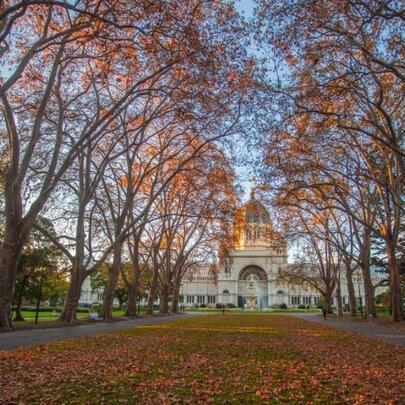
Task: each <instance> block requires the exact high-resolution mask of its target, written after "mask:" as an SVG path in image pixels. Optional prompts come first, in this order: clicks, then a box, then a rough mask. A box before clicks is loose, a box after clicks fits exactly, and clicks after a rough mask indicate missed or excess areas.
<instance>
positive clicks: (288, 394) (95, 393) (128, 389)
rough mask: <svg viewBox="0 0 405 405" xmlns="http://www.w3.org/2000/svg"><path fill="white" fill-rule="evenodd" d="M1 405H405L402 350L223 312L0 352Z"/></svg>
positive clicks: (297, 322)
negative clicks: (212, 404)
mask: <svg viewBox="0 0 405 405" xmlns="http://www.w3.org/2000/svg"><path fill="white" fill-rule="evenodd" d="M0 376H1V378H0V393H2V401H1V400H0V402H1V403H16V404H20V403H21V404H62V403H65V404H99V403H102V404H124V403H128V404H134V403H136V404H175V403H177V404H206V403H214V404H259V403H268V404H354V403H356V404H389V403H390V404H391V403H392V404H393V403H398V404H400V403H403V402H401V401H403V399H404V386H405V351H404V348H403V347H400V346H395V345H389V344H385V343H380V342H378V341H371V340H369V339H367V338H363V337H360V336H357V335H352V334H349V333H346V332H343V331H338V330H336V329H329V328H328V327H327V326H324V325H319V324H315V323H311V322H306V321H304V320H302V319H298V318H294V317H286V316H280V315H272V314H269V315H260V316H259V315H257V316H256V315H249V316H247V315H241V314H227V315H225V316H223V315H212V316H202V317H195V318H187V319H182V320H180V321H176V322H171V323H167V324H158V325H151V326H144V327H137V328H133V329H130V330H128V331H125V332H120V333H111V334H105V335H99V336H95V337H88V338H82V339H79V340H70V341H63V342H58V343H50V344H46V345H41V346H36V347H31V348H21V349H18V350H14V351H11V352H0Z"/></svg>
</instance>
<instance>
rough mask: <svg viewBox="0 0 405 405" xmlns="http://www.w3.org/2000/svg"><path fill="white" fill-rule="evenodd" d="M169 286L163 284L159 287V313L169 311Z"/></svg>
mask: <svg viewBox="0 0 405 405" xmlns="http://www.w3.org/2000/svg"><path fill="white" fill-rule="evenodd" d="M169 290H170V288H169V285H168V284H165V285H163V286H162V288H161V297H160V313H161V314H163V315H167V314H168V313H169V298H170V291H169Z"/></svg>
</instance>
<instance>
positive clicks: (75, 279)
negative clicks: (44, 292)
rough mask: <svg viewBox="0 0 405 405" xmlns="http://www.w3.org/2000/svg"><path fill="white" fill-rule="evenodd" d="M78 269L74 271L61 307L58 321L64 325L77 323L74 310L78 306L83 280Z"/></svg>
mask: <svg viewBox="0 0 405 405" xmlns="http://www.w3.org/2000/svg"><path fill="white" fill-rule="evenodd" d="M81 274H83V272H81V271H80V270H79V269H74V270H73V271H72V275H71V278H70V284H69V290H68V292H67V296H66V301H65V305H64V306H63V310H62V313H61V314H60V317H59V320H60V321H61V322H64V323H68V324H74V323H77V317H76V310H77V306H78V304H79V300H80V295H81V292H82V285H83V282H84V280H85V278H86V277H85V276H84V277H83V276H82V275H81Z"/></svg>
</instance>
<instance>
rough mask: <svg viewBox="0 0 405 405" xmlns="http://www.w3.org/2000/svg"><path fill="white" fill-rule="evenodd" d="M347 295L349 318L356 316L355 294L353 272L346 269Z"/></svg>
mask: <svg viewBox="0 0 405 405" xmlns="http://www.w3.org/2000/svg"><path fill="white" fill-rule="evenodd" d="M346 283H347V293H348V294H349V310H350V316H357V305H356V294H355V292H354V284H353V270H352V269H350V268H346Z"/></svg>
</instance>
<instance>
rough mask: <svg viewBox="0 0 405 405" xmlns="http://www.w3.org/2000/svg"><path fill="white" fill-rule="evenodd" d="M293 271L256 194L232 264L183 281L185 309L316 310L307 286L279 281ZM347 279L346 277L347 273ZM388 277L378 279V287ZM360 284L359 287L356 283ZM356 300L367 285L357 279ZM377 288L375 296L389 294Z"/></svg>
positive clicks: (314, 293) (240, 219)
mask: <svg viewBox="0 0 405 405" xmlns="http://www.w3.org/2000/svg"><path fill="white" fill-rule="evenodd" d="M288 266H292V265H289V264H288V252H287V244H286V241H285V239H284V238H283V236H282V235H281V234H279V233H277V232H275V231H274V230H273V227H272V223H271V220H270V215H269V213H268V211H267V209H266V208H265V207H264V206H263V204H262V203H261V202H260V201H259V200H257V199H256V197H255V195H254V193H253V192H252V193H251V196H250V199H249V201H247V202H246V203H245V204H244V205H243V206H242V207H241V209H240V210H239V211H238V212H237V214H236V219H235V241H234V246H233V248H232V249H231V250H230V255H229V260H228V264H227V265H225V266H223V268H221V269H219V272H218V274H216V275H215V274H213V273H212V271H211V269H210V267H209V266H200V267H199V268H198V269H197V270H195V271H194V272H193V274H192V275H190V276H189V277H188V278H186V279H185V280H184V281H183V285H182V287H181V295H182V296H183V300H184V304H185V306H189V307H190V306H208V307H209V306H215V305H217V304H225V305H229V304H232V305H234V306H236V307H239V308H245V309H265V308H269V307H270V308H271V307H277V306H280V305H286V306H287V307H288V308H297V307H299V306H305V307H315V306H316V305H317V302H318V300H319V299H320V298H321V296H320V293H319V291H318V290H316V289H315V288H311V287H308V285H307V284H305V285H304V284H303V285H297V284H296V283H294V284H287V283H285V282H281V281H279V277H278V275H279V269H286V268H288ZM342 273H343V272H342ZM383 277H384V275H380V276H379V275H378V274H375V275H374V276H373V284H374V283H377V282H378V281H379V279H380V278H383ZM356 281H357V283H356ZM354 282H355V286H356V288H357V287H358V291H356V295H357V296H360V297H364V292H363V287H362V284H363V283H362V280H361V279H360V278H358V279H354ZM340 284H341V296H342V304H343V305H345V304H347V303H348V293H347V288H346V280H345V278H344V276H342V277H341V283H340ZM386 289H387V288H386V287H378V288H377V289H376V294H379V293H380V292H383V291H386Z"/></svg>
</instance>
